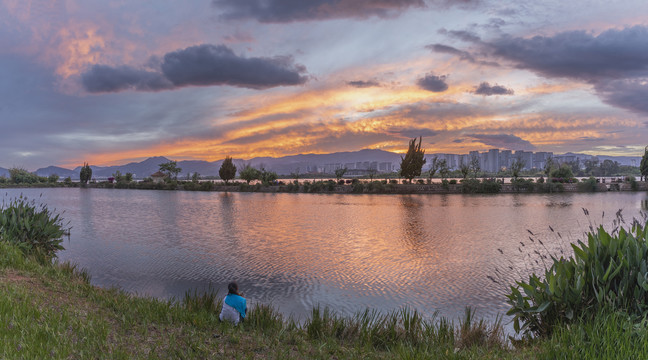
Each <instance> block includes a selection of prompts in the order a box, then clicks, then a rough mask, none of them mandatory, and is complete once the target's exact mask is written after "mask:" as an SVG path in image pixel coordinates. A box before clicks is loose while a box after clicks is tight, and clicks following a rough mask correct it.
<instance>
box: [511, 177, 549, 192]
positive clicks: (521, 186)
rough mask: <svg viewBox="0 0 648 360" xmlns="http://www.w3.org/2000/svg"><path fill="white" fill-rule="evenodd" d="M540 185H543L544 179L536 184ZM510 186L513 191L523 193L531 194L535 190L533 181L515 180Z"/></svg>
mask: <svg viewBox="0 0 648 360" xmlns="http://www.w3.org/2000/svg"><path fill="white" fill-rule="evenodd" d="M541 179H542V178H541ZM542 183H544V179H542V182H540V180H538V184H542ZM511 184H513V189H515V191H520V190H523V191H528V192H532V191H533V190H534V189H535V185H534V184H533V179H522V178H517V179H513V180H511Z"/></svg>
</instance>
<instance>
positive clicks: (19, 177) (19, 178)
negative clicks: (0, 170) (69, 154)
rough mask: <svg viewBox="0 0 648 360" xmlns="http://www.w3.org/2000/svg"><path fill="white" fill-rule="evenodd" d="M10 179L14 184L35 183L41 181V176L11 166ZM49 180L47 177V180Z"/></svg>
mask: <svg viewBox="0 0 648 360" xmlns="http://www.w3.org/2000/svg"><path fill="white" fill-rule="evenodd" d="M9 180H10V182H12V183H14V184H34V183H37V182H41V178H40V177H39V176H37V175H35V174H32V173H30V172H29V171H27V170H25V169H19V168H11V169H9ZM43 182H47V178H45V181H43Z"/></svg>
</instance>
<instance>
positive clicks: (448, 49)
mask: <svg viewBox="0 0 648 360" xmlns="http://www.w3.org/2000/svg"><path fill="white" fill-rule="evenodd" d="M425 48H426V49H429V50H432V51H434V52H438V53H444V54H450V55H455V56H458V57H459V58H460V59H461V60H465V61H468V62H471V63H473V64H479V65H486V66H493V67H498V66H500V65H499V64H498V63H496V62H494V61H484V60H477V59H476V58H475V56H474V55H473V54H471V53H469V52H468V51H464V50H459V49H457V48H455V47H452V46H449V45H444V44H430V45H426V46H425Z"/></svg>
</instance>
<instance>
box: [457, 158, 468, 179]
mask: <svg viewBox="0 0 648 360" xmlns="http://www.w3.org/2000/svg"><path fill="white" fill-rule="evenodd" d="M459 171H460V172H461V177H462V178H464V179H465V178H467V177H468V174H470V164H467V163H464V162H462V163H461V165H459Z"/></svg>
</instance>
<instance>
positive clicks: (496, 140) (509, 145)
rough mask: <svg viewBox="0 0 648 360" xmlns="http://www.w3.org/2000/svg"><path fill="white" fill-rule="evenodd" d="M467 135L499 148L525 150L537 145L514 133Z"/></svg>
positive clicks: (532, 148)
mask: <svg viewBox="0 0 648 360" xmlns="http://www.w3.org/2000/svg"><path fill="white" fill-rule="evenodd" d="M466 136H468V137H470V138H473V139H475V140H477V141H479V142H480V143H482V144H484V145H488V146H493V147H497V148H503V149H510V150H525V151H528V150H534V149H535V146H533V144H531V143H530V142H528V141H527V140H524V139H521V138H519V137H517V136H515V135H512V134H494V135H490V134H468V135H466Z"/></svg>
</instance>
